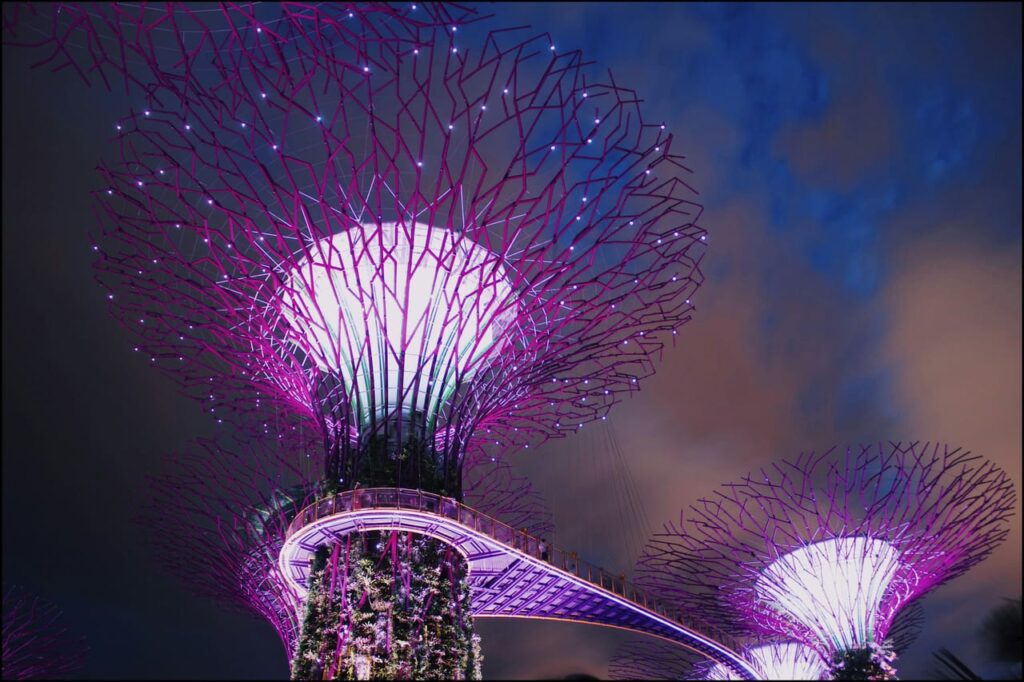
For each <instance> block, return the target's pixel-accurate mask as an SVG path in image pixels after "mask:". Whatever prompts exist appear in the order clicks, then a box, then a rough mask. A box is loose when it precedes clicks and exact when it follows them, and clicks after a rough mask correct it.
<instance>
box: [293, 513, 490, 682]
mask: <svg viewBox="0 0 1024 682" xmlns="http://www.w3.org/2000/svg"><path fill="white" fill-rule="evenodd" d="M315 562H316V563H315V564H314V567H313V571H312V573H311V574H310V581H309V594H308V595H307V597H306V612H305V616H304V619H303V626H302V632H301V634H300V637H299V642H298V647H297V650H296V654H295V657H294V659H293V663H292V679H295V680H308V679H331V680H335V679H340V680H352V679H361V680H365V679H385V680H394V679H435V680H463V679H470V680H472V679H480V664H481V656H480V644H479V637H477V636H476V635H474V634H473V628H472V620H471V618H470V608H469V607H470V604H469V587H468V584H467V582H466V577H467V571H466V568H467V566H466V562H465V559H464V558H463V557H462V556H461V555H460V554H459V553H458V552H456V551H455V550H453V549H452V548H451V547H448V546H446V545H445V544H443V543H441V542H439V541H438V540H435V539H433V538H429V537H424V536H418V535H412V534H409V533H400V532H397V531H390V532H373V533H365V534H359V535H350V536H348V537H346V538H344V539H343V540H341V541H339V542H338V543H336V544H334V545H332V546H329V547H322V548H321V549H320V550H319V551H318V552H317V554H316V558H315Z"/></svg>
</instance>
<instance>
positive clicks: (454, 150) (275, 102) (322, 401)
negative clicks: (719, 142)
mask: <svg viewBox="0 0 1024 682" xmlns="http://www.w3.org/2000/svg"><path fill="white" fill-rule="evenodd" d="M40 12H41V13H43V15H44V16H43V18H44V21H42V22H39V21H37V19H38V18H39V17H38V13H40ZM479 19H480V17H479V16H478V15H477V14H476V12H475V10H473V9H467V8H463V7H459V6H449V5H432V4H431V5H412V4H410V5H403V6H393V5H382V4H380V5H379V4H372V5H366V6H355V5H352V6H347V5H324V6H320V7H309V6H306V5H291V4H284V5H270V6H261V5H256V6H251V5H244V6H238V5H228V4H225V5H221V6H219V7H217V8H213V9H212V10H211V9H208V8H203V9H193V8H192V7H191V6H188V5H173V4H168V5H143V6H136V5H110V6H103V5H82V6H77V7H76V6H69V5H61V6H59V8H55V9H40V8H37V7H33V6H28V7H19V8H15V9H13V10H9V11H8V13H7V14H5V28H6V29H7V30H8V32H9V33H12V34H14V35H16V36H17V37H18V39H20V40H22V42H23V43H24V44H32V45H34V46H35V47H36V48H42V49H46V50H50V52H49V53H48V54H47V56H46V57H45V58H44V60H43V61H44V63H48V64H50V65H53V66H58V67H59V66H63V65H71V66H73V67H74V68H77V69H78V70H79V72H80V73H81V74H82V75H83V77H85V78H86V79H87V80H90V79H94V78H100V79H102V80H103V81H104V82H105V83H108V84H109V80H108V79H110V78H111V77H114V76H120V77H122V78H123V79H124V82H125V87H126V91H127V92H129V93H130V94H132V93H134V94H135V96H137V97H138V98H139V105H138V109H137V110H135V111H133V112H132V113H131V114H130V115H127V116H125V117H124V118H122V119H120V120H119V121H117V123H116V132H117V149H118V153H117V155H116V157H117V158H116V160H115V161H111V162H110V163H107V164H105V165H104V166H102V168H101V175H102V178H103V179H102V187H101V188H100V189H98V190H97V192H96V195H97V198H98V199H99V202H100V215H101V216H102V218H103V228H102V230H101V234H99V235H98V237H97V239H96V244H95V246H94V248H95V250H96V251H97V253H98V254H99V256H100V260H99V271H100V275H99V277H100V280H101V282H102V284H103V285H104V286H105V287H106V290H107V291H106V295H107V296H108V297H109V299H110V305H111V307H112V309H113V310H114V312H115V314H116V315H117V316H118V317H119V318H120V319H121V320H122V321H123V323H124V324H125V325H127V326H128V327H129V328H130V329H131V330H132V331H133V333H134V335H135V336H136V339H137V340H136V342H135V348H136V350H138V351H139V352H142V353H145V354H146V355H147V356H148V357H149V358H150V360H151V362H152V363H153V364H154V365H156V366H158V367H162V368H164V369H166V370H167V371H168V373H169V374H171V375H172V376H174V377H175V378H176V379H178V380H179V381H180V382H181V384H182V386H183V387H184V388H185V389H186V390H187V391H188V392H190V393H191V394H192V395H194V396H195V397H197V398H198V399H200V400H201V401H202V402H203V405H204V408H205V409H207V410H209V412H210V413H212V414H213V415H214V416H215V417H216V418H217V419H218V420H219V421H220V420H224V419H232V418H233V419H234V420H235V421H237V422H239V423H243V424H259V425H260V426H261V427H262V429H263V432H264V434H265V435H266V436H267V437H268V438H275V437H276V438H279V439H283V438H285V437H287V436H288V435H290V434H291V433H296V434H299V436H298V437H299V438H303V439H304V438H306V437H308V435H309V434H315V436H316V437H317V438H318V440H319V442H320V444H321V447H320V456H322V457H321V458H322V461H323V462H324V469H323V475H322V479H323V481H324V484H323V486H322V488H321V489H322V490H324V491H325V492H331V491H333V490H337V489H338V488H351V487H355V486H360V485H361V486H368V485H383V486H394V487H406V488H417V489H422V490H426V491H433V492H439V493H442V494H445V495H448V496H452V497H456V498H461V496H462V493H463V491H462V482H463V478H464V473H465V469H466V464H467V461H468V460H469V459H470V458H474V457H485V458H486V457H494V458H498V457H500V455H501V453H502V452H505V451H508V450H511V449H517V450H518V449H520V448H522V449H528V448H530V447H534V448H535V447H536V445H537V444H539V443H540V442H542V441H543V440H545V439H546V438H549V437H552V436H561V435H565V434H566V433H569V432H572V431H575V430H578V429H580V428H583V427H584V425H585V424H586V423H587V422H588V421H590V420H593V419H597V418H602V417H604V416H605V414H606V412H607V410H608V408H609V407H610V406H611V405H612V404H613V403H614V402H615V401H616V400H617V399H618V398H619V397H620V396H621V395H622V394H623V393H627V392H630V391H635V390H637V389H638V387H639V382H640V380H641V379H643V378H644V377H645V376H647V375H649V374H650V373H651V372H652V371H653V368H652V356H653V355H655V354H657V353H658V352H659V351H660V350H661V348H662V347H663V344H664V343H665V342H666V341H668V340H669V339H671V338H672V337H673V335H674V334H675V333H676V331H677V330H678V328H679V326H680V325H682V324H683V323H685V322H686V321H687V320H688V319H689V318H690V315H691V312H692V309H693V306H692V303H691V297H692V295H693V293H694V291H695V290H696V288H697V286H698V285H699V284H700V281H701V275H700V270H699V263H700V260H701V257H702V253H703V248H704V242H705V240H706V234H705V232H704V230H703V228H701V227H700V226H699V224H698V220H699V217H700V207H699V205H698V204H696V203H694V198H695V192H694V191H693V190H692V189H691V188H690V186H689V185H688V184H687V175H688V173H689V171H688V170H687V169H686V167H685V166H684V165H683V163H682V157H680V156H679V155H678V154H673V153H672V151H671V149H672V146H673V136H672V135H671V134H670V133H669V132H667V131H666V129H665V128H666V127H665V125H663V124H661V123H649V122H645V121H644V120H643V118H642V116H641V113H640V108H639V103H640V100H639V98H638V97H637V95H636V93H634V92H633V91H631V90H629V89H626V88H624V87H622V86H621V85H619V84H618V83H617V82H616V81H615V80H614V79H613V78H612V76H611V75H610V74H608V75H604V76H598V77H596V78H595V77H594V76H593V75H592V74H591V73H590V69H589V67H588V65H587V64H586V63H585V62H584V61H583V58H582V56H581V54H580V53H579V52H575V51H573V52H565V51H562V52H560V51H558V50H557V49H556V46H555V45H554V44H553V43H552V41H551V39H550V37H549V36H547V35H543V34H541V35H534V34H531V33H530V32H529V31H528V30H525V29H507V28H495V29H488V28H487V27H486V26H485V25H483V24H484V22H481V21H479ZM347 546H348V545H346V547H347ZM420 549H421V550H422V554H423V555H424V556H426V555H430V556H435V555H437V556H440V554H439V553H443V552H444V551H447V550H443V548H438V547H423V548H420ZM382 551H383V550H382ZM367 552H368V553H369V554H372V547H370V548H369V549H368V550H367ZM325 553H326V554H330V555H331V557H335V555H336V553H335V552H334V551H333V550H331V549H330V548H325ZM367 557H368V554H367V555H366V556H362V557H361V558H359V559H358V561H356V560H353V561H350V560H349V555H348V553H346V554H345V556H344V557H343V558H342V560H341V561H340V562H339V561H336V560H335V559H334V558H332V559H331V560H330V562H329V563H324V564H323V565H322V566H321V568H323V570H329V571H335V570H340V571H342V573H343V574H344V575H348V573H346V572H347V571H349V570H350V569H354V567H356V566H357V564H358V565H361V564H360V562H363V561H364V560H366V561H367V562H368V563H369V564H374V560H372V559H370V558H367ZM379 559H380V560H383V558H381V557H379ZM453 561H454V563H456V564H458V563H459V558H458V557H457V556H456V557H455V558H454V559H453ZM353 562H355V563H353ZM377 563H378V564H379V561H378V562H377ZM339 567H340V568H339ZM421 568H423V570H426V568H425V567H421ZM464 568H465V567H464V566H462V567H460V566H455V567H454V568H453V569H452V570H451V571H450V575H449V578H451V579H452V580H454V581H455V582H458V581H459V580H461V578H457V577H456V576H459V575H464V573H465V571H464ZM367 570H368V571H369V573H367V576H370V574H372V572H373V571H372V569H367ZM315 574H316V576H317V577H316V581H317V585H320V586H326V585H332V586H333V585H334V584H335V583H336V582H337V577H338V576H337V575H333V574H332V575H330V576H328V575H326V574H324V573H322V571H320V572H315ZM367 579H368V580H371V581H372V580H373V578H372V577H367ZM445 579H446V580H447V579H448V578H445ZM332 589H333V588H332ZM452 595H453V597H452V599H453V601H452V608H458V601H459V599H460V597H458V590H457V589H453V590H452ZM322 597H323V595H322V594H319V593H317V592H316V590H314V591H312V592H311V594H310V597H309V600H310V602H311V603H320V602H321V601H323V599H322ZM332 608H333V607H331V608H327V607H326V606H325V609H323V610H322V612H321V613H320V615H316V614H313V612H312V611H308V612H307V619H309V618H314V616H315V617H316V618H318V619H320V620H318V622H317V624H315V627H314V626H313V625H312V624H309V623H307V625H310V628H312V629H314V630H316V631H317V632H323V633H325V634H324V638H323V641H321V642H320V643H319V644H317V645H316V647H319V649H320V652H319V654H317V655H316V656H314V657H313V658H317V660H319V659H322V658H324V656H327V655H328V652H327V648H332V649H333V650H334V654H333V656H334V658H335V659H337V658H338V657H339V656H342V657H343V658H344V659H345V660H344V662H343V663H341V664H340V669H343V670H347V671H348V672H347V673H345V674H352V675H356V676H358V675H361V674H363V673H364V672H366V669H367V666H368V665H369V666H371V667H373V665H375V664H374V661H377V660H378V659H381V658H383V659H387V660H391V659H390V658H389V656H391V654H381V653H379V648H380V647H379V646H378V645H377V644H373V645H372V646H373V647H377V649H375V651H377V653H372V652H370V650H369V649H367V648H366V647H370V646H371V645H370V644H366V643H365V642H364V643H359V644H357V645H356V649H360V647H362V649H360V650H359V651H354V650H353V642H354V641H355V639H358V638H354V636H353V637H349V634H351V632H353V631H352V629H351V628H352V627H354V624H353V623H352V622H350V621H347V620H346V618H347V616H346V615H345V613H344V609H342V615H341V616H337V613H336V612H337V609H334V610H333V611H332ZM324 614H326V615H324ZM336 616H337V617H339V618H340V620H339V621H338V625H337V626H336V627H333V626H330V625H329V624H327V625H325V622H322V621H323V618H328V619H331V618H335V617H336ZM332 627H333V632H334V635H331V634H330V633H331V632H332ZM335 635H337V636H335ZM379 635H380V633H377V635H374V636H375V637H378V640H375V641H379V640H380V636H379ZM367 641H368V640H367ZM384 641H385V644H386V648H388V650H389V651H393V647H392V643H393V639H392V637H391V634H390V632H389V633H388V634H387V636H386V637H385V639H384ZM302 646H305V645H302ZM311 646H313V645H311ZM381 646H384V645H381ZM368 661H369V662H368ZM332 665H333V664H332ZM295 674H296V675H299V676H305V675H313V674H316V670H313V669H304V670H301V671H298V672H296V673H295Z"/></svg>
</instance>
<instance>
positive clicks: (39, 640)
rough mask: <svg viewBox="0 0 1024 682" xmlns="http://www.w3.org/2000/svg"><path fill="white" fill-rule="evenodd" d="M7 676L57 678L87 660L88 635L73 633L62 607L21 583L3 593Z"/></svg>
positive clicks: (70, 673) (4, 656)
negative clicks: (35, 593)
mask: <svg viewBox="0 0 1024 682" xmlns="http://www.w3.org/2000/svg"><path fill="white" fill-rule="evenodd" d="M3 613H4V618H3V678H4V679H5V680H38V679H54V678H59V677H64V676H67V675H72V674H74V673H76V672H78V670H79V669H80V668H81V667H82V666H83V665H84V664H85V656H86V654H87V652H88V647H87V646H86V644H85V639H84V638H82V637H80V636H78V635H75V634H73V633H72V632H71V631H70V630H69V629H68V627H67V625H66V624H65V622H64V618H63V616H62V615H61V612H60V610H59V609H58V608H57V607H56V606H54V605H53V604H50V603H49V602H47V601H45V600H43V599H40V598H39V597H36V596H33V595H31V594H29V593H28V592H26V591H25V590H23V589H21V588H18V587H5V588H4V597H3Z"/></svg>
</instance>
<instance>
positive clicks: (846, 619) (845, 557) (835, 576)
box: [755, 537, 900, 650]
mask: <svg viewBox="0 0 1024 682" xmlns="http://www.w3.org/2000/svg"><path fill="white" fill-rule="evenodd" d="M899 565H900V562H899V551H898V550H897V549H896V548H895V547H893V546H892V545H891V544H889V543H888V542H885V541H883V540H875V539H871V538H866V537H852V538H834V539H831V540H823V541H821V542H815V543H813V544H810V545H807V546H805V547H801V548H800V549H797V550H794V551H792V552H789V553H788V554H786V555H784V556H782V557H780V558H779V559H776V560H775V561H774V562H773V563H771V564H770V565H769V566H768V567H767V568H765V569H764V571H763V572H762V574H761V577H760V578H759V579H758V581H757V584H756V586H755V590H756V591H757V594H758V596H759V597H760V598H761V599H762V600H763V601H765V602H766V603H768V604H769V605H770V606H771V608H773V609H774V610H776V611H777V612H778V613H779V614H780V615H784V616H787V615H788V616H791V617H792V618H794V619H796V620H798V621H799V622H801V623H803V624H804V625H805V626H807V628H809V629H810V630H811V631H812V632H814V633H815V635H816V636H817V637H818V638H819V639H820V640H821V641H825V642H831V644H832V646H834V647H835V648H836V649H838V650H843V649H857V648H861V647H864V646H867V644H868V642H870V641H872V640H873V639H874V635H875V623H876V622H877V620H878V611H879V607H880V605H881V603H882V597H883V596H884V595H885V590H886V588H887V587H888V586H889V584H890V583H891V582H892V579H893V576H895V575H896V571H897V569H898V568H899Z"/></svg>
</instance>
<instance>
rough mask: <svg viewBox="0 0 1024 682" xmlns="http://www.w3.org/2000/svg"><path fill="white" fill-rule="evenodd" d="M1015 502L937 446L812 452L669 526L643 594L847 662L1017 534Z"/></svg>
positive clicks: (977, 465)
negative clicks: (653, 593)
mask: <svg viewBox="0 0 1024 682" xmlns="http://www.w3.org/2000/svg"><path fill="white" fill-rule="evenodd" d="M1014 501H1015V492H1014V489H1013V484H1012V482H1011V481H1010V480H1009V479H1008V478H1007V476H1006V475H1005V473H1004V472H1003V471H1002V470H1000V469H999V468H998V467H996V466H995V465H994V464H992V463H991V462H987V461H986V460H984V459H982V458H981V457H979V456H977V455H972V454H970V453H969V452H966V451H964V450H961V449H958V448H950V447H948V446H946V445H942V444H929V443H920V442H913V443H880V444H876V445H863V446H857V447H851V448H848V449H846V450H839V449H836V448H833V449H830V450H827V451H824V452H821V453H814V452H810V453H805V454H801V455H800V456H799V457H797V458H796V459H794V460H792V461H781V462H779V463H777V464H775V465H773V466H772V467H770V468H767V469H761V470H760V471H759V472H758V473H756V474H751V475H748V476H746V477H744V478H743V479H742V480H741V481H740V482H738V483H733V484H729V485H726V486H723V487H722V488H720V489H719V490H717V491H716V492H715V494H714V496H712V497H710V498H706V499H702V500H700V501H699V502H698V503H697V504H696V505H692V506H691V507H690V508H689V515H688V517H685V516H683V515H681V516H680V520H679V523H678V524H675V523H669V524H666V526H665V528H664V531H663V532H662V533H659V534H657V535H656V536H655V537H654V538H653V539H652V541H651V542H650V543H649V544H648V546H647V549H646V550H645V553H644V556H643V557H642V558H641V560H640V562H639V565H638V584H642V585H643V586H644V587H646V588H648V589H651V590H657V591H659V593H660V594H661V595H662V596H663V598H665V599H666V600H667V601H670V602H674V603H675V604H677V605H678V606H679V608H681V609H683V610H684V611H688V612H690V613H693V614H695V616H696V617H698V618H700V619H702V620H706V621H708V622H716V623H720V624H724V625H725V627H727V628H731V629H733V630H734V631H735V632H737V633H747V634H749V635H751V636H754V637H765V636H767V637H782V638H786V639H792V640H795V641H800V642H803V643H804V644H806V645H808V646H811V647H813V648H815V649H816V650H817V651H818V652H819V653H820V654H821V655H822V657H823V658H824V659H825V660H828V661H831V660H832V656H833V655H834V654H835V653H836V652H842V651H847V650H854V649H861V648H864V647H867V646H868V645H869V644H870V643H872V642H877V643H879V644H880V643H881V642H882V641H883V640H884V639H885V638H886V637H887V636H888V635H889V633H890V629H891V627H892V623H893V620H894V618H895V617H896V615H897V614H898V613H899V612H900V610H901V609H902V608H903V607H904V606H906V605H907V604H908V603H909V602H911V601H912V600H914V599H916V598H918V597H920V596H921V595H923V594H925V593H927V592H929V591H930V590H932V589H934V588H935V587H937V586H939V585H941V584H942V583H944V582H946V581H948V580H950V579H952V578H955V577H956V576H958V575H961V574H962V573H964V572H965V571H966V570H967V569H969V568H970V567H971V566H973V565H974V564H976V563H977V562H979V561H981V560H982V559H984V558H985V557H986V556H987V555H988V554H989V552H991V551H992V549H993V548H994V547H995V546H996V545H998V544H999V543H1000V542H1001V541H1002V540H1003V539H1004V538H1005V537H1006V535H1007V533H1008V528H1007V519H1008V518H1009V517H1010V515H1011V514H1012V510H1013V505H1014Z"/></svg>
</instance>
